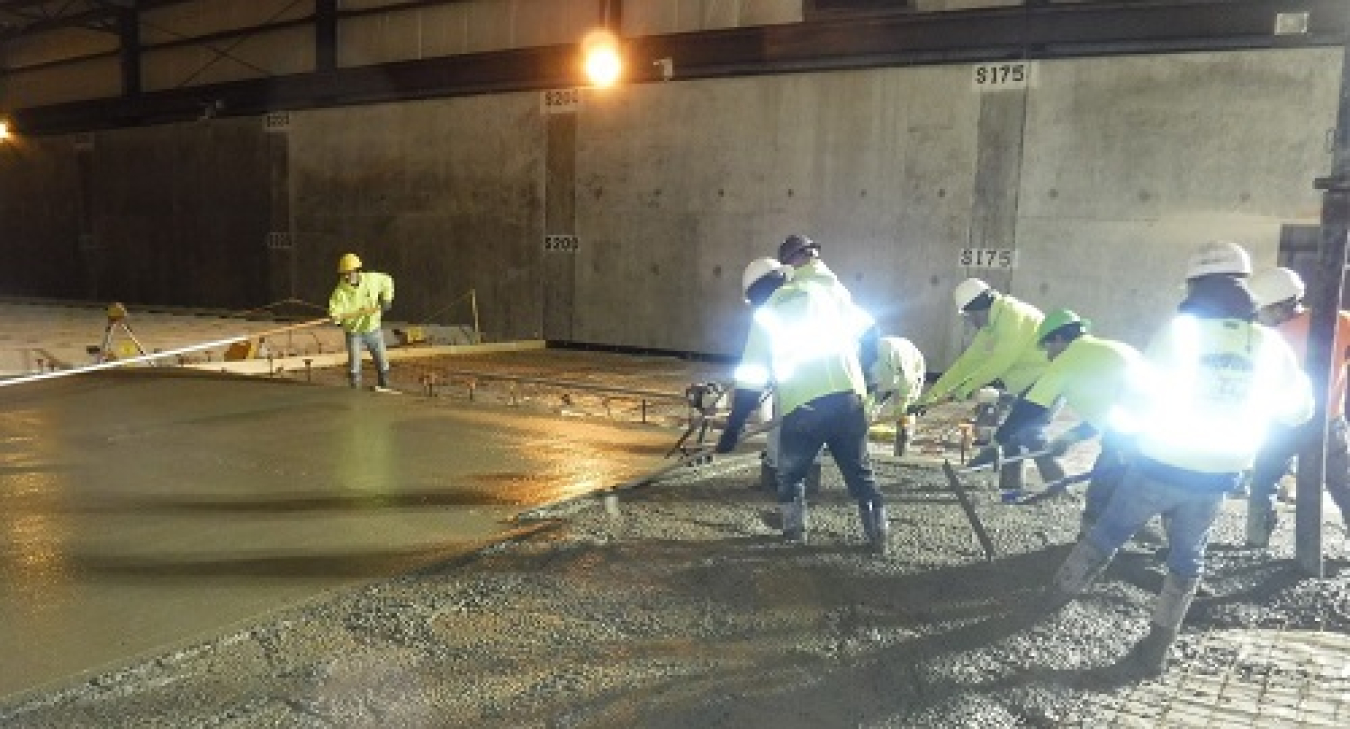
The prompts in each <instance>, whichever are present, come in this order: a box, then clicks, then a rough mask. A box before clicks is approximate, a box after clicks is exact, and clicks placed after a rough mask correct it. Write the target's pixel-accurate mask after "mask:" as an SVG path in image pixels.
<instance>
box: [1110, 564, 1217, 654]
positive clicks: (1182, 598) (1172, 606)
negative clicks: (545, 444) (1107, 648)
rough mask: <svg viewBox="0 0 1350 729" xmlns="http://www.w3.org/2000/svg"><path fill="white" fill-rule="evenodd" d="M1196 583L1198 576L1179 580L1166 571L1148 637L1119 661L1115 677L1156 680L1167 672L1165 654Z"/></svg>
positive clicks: (1188, 607)
mask: <svg viewBox="0 0 1350 729" xmlns="http://www.w3.org/2000/svg"><path fill="white" fill-rule="evenodd" d="M1199 584H1200V578H1198V577H1181V576H1178V575H1177V574H1176V573H1171V572H1169V573H1168V575H1167V579H1166V580H1165V581H1164V582H1163V588H1162V594H1161V595H1159V596H1158V604H1157V606H1156V607H1155V608H1154V609H1153V622H1152V625H1151V626H1150V628H1149V631H1148V635H1146V636H1144V639H1143V640H1141V641H1139V642H1138V643H1136V644H1135V645H1134V647H1133V648H1131V649H1130V652H1129V653H1128V654H1127V655H1126V656H1125V658H1123V659H1121V661H1120V663H1119V664H1118V665H1119V666H1120V675H1119V678H1123V679H1142V678H1157V677H1158V676H1161V675H1163V672H1165V671H1166V670H1167V655H1168V653H1170V652H1171V650H1172V644H1173V643H1175V642H1176V641H1177V633H1178V632H1179V631H1180V630H1181V622H1182V621H1183V620H1185V619H1186V611H1187V610H1189V609H1190V607H1191V601H1192V600H1194V599H1195V590H1196V587H1198V586H1199Z"/></svg>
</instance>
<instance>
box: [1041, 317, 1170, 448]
mask: <svg viewBox="0 0 1350 729" xmlns="http://www.w3.org/2000/svg"><path fill="white" fill-rule="evenodd" d="M1142 360H1143V355H1141V354H1139V350H1137V349H1135V348H1134V347H1131V346H1130V345H1128V344H1125V343H1124V342H1117V341H1113V340H1110V339H1101V338H1099V337H1094V336H1092V335H1091V334H1084V335H1081V336H1079V337H1078V338H1077V339H1074V340H1073V341H1072V342H1070V343H1069V346H1068V347H1065V348H1064V351H1063V352H1060V353H1059V356H1058V357H1055V358H1054V359H1052V360H1050V366H1049V367H1046V368H1045V373H1044V374H1042V375H1041V377H1040V379H1038V380H1036V384H1034V385H1032V386H1031V389H1030V390H1028V391H1027V394H1026V395H1024V396H1023V397H1024V398H1025V399H1026V400H1027V401H1028V402H1031V403H1032V404H1034V405H1039V406H1041V407H1043V408H1045V409H1046V410H1049V409H1051V408H1053V407H1054V405H1055V402H1056V401H1057V400H1059V399H1060V398H1061V397H1062V398H1064V404H1065V405H1067V406H1068V407H1069V408H1070V409H1072V410H1073V411H1074V413H1076V414H1077V415H1078V417H1079V418H1080V419H1082V420H1083V422H1085V423H1087V424H1088V425H1090V426H1092V427H1093V428H1094V429H1095V430H1097V431H1098V432H1102V431H1105V430H1106V429H1107V428H1108V427H1109V426H1110V425H1111V422H1110V421H1111V414H1112V413H1113V412H1114V411H1115V409H1116V403H1118V402H1119V401H1120V399H1121V398H1122V397H1124V396H1125V395H1126V394H1127V393H1128V391H1129V387H1130V385H1131V383H1132V381H1133V377H1135V376H1137V373H1138V371H1139V369H1140V368H1141V367H1143V361H1142Z"/></svg>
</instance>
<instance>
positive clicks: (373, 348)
mask: <svg viewBox="0 0 1350 729" xmlns="http://www.w3.org/2000/svg"><path fill="white" fill-rule="evenodd" d="M338 276H339V280H338V284H337V286H336V287H335V288H334V289H333V293H332V295H331V296H329V297H328V316H329V318H331V319H332V320H333V322H334V323H335V324H337V325H338V326H341V327H342V329H343V332H345V334H346V341H347V379H348V382H349V383H351V386H352V387H353V388H357V387H360V386H361V348H362V347H365V348H366V349H367V350H369V351H370V357H371V359H372V360H374V361H375V373H376V377H378V378H379V385H380V387H389V356H388V355H387V354H386V353H385V350H384V331H383V330H382V329H381V328H380V319H381V317H382V316H383V314H384V312H386V311H388V310H389V307H390V306H392V305H393V303H394V278H393V277H392V276H390V275H389V274H385V273H376V272H374V271H366V270H363V269H362V267H361V259H360V258H359V257H357V255H356V254H355V253H344V254H343V255H342V257H341V258H339V259H338Z"/></svg>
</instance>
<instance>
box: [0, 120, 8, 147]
mask: <svg viewBox="0 0 1350 729" xmlns="http://www.w3.org/2000/svg"><path fill="white" fill-rule="evenodd" d="M6 139H9V122H7V121H4V120H0V142H3V141H5V140H6Z"/></svg>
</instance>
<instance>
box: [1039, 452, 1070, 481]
mask: <svg viewBox="0 0 1350 729" xmlns="http://www.w3.org/2000/svg"><path fill="white" fill-rule="evenodd" d="M1035 461H1036V470H1037V471H1038V472H1040V474H1041V481H1043V482H1044V483H1054V482H1056V481H1059V480H1060V479H1062V478H1064V477H1065V476H1067V475H1068V474H1066V473H1064V466H1062V465H1060V463H1059V459H1058V458H1055V457H1054V456H1041V457H1040V458H1037V459H1035Z"/></svg>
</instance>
